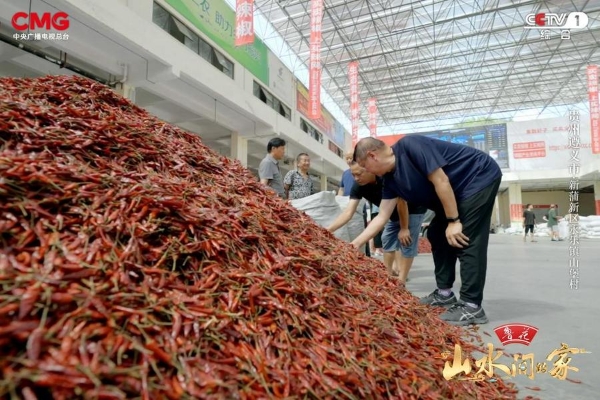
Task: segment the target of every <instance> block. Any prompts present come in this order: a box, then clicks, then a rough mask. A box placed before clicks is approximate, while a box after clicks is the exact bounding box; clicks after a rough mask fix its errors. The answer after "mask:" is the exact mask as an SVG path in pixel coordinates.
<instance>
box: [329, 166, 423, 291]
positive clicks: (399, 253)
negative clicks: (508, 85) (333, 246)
mask: <svg viewBox="0 0 600 400" xmlns="http://www.w3.org/2000/svg"><path fill="white" fill-rule="evenodd" d="M350 170H351V172H352V175H353V177H354V179H355V183H354V185H353V186H352V190H351V191H350V202H349V203H348V206H347V207H346V209H345V210H344V211H343V212H342V214H340V216H339V217H338V218H337V219H336V220H335V221H333V222H332V224H331V225H330V226H329V227H328V228H327V229H328V230H329V231H330V232H335V231H336V230H338V229H339V228H341V227H342V226H344V225H346V224H347V223H348V221H350V219H352V215H354V213H355V212H356V208H357V207H358V204H359V202H360V200H361V199H363V198H364V199H366V200H367V201H369V202H370V203H371V204H375V205H376V206H379V204H380V203H381V196H382V189H383V180H382V179H381V178H378V177H376V176H375V175H373V174H371V173H369V172H367V170H365V169H364V168H363V167H361V166H360V165H358V164H357V163H353V164H351V166H350ZM426 211H427V209H426V208H424V207H420V206H415V205H412V204H409V205H408V207H407V209H406V212H407V213H406V214H405V215H399V214H398V210H396V209H395V210H394V211H393V212H392V214H391V216H390V217H389V221H387V223H386V224H385V228H384V230H383V234H382V236H381V240H382V242H383V243H382V244H383V252H384V253H383V263H384V264H385V266H386V268H387V270H388V273H389V274H390V275H393V264H394V262H396V265H397V266H398V270H399V274H398V280H399V283H400V284H404V283H405V282H406V278H407V276H408V272H409V271H410V268H411V266H412V263H413V260H414V258H415V257H416V256H417V253H418V242H419V233H420V232H421V225H422V223H423V218H424V217H425V212H426ZM400 221H402V223H401V222H400ZM401 227H402V229H401ZM379 231H381V229H379ZM369 239H370V238H369ZM367 241H368V240H367ZM363 244H364V243H363Z"/></svg>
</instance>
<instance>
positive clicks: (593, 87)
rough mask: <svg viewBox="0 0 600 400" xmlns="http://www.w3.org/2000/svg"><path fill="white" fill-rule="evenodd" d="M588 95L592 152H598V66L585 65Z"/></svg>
mask: <svg viewBox="0 0 600 400" xmlns="http://www.w3.org/2000/svg"><path fill="white" fill-rule="evenodd" d="M587 81H588V95H589V99H590V119H591V126H590V131H591V132H592V153H593V154H600V102H599V101H598V66H597V65H588V67H587Z"/></svg>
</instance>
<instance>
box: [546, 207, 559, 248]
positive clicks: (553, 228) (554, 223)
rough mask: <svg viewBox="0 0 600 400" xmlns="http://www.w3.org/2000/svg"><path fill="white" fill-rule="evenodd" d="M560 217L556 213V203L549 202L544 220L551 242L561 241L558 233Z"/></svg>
mask: <svg viewBox="0 0 600 400" xmlns="http://www.w3.org/2000/svg"><path fill="white" fill-rule="evenodd" d="M561 219H562V218H561V217H559V216H557V215H556V204H550V210H549V211H548V214H546V215H545V216H544V221H547V222H548V229H550V239H551V240H552V241H553V242H562V239H561V238H560V235H559V234H558V221H560V220H561Z"/></svg>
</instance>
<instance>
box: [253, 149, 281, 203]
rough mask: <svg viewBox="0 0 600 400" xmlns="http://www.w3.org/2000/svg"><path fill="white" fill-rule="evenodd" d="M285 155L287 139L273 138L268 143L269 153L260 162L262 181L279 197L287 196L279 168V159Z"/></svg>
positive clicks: (259, 173)
mask: <svg viewBox="0 0 600 400" xmlns="http://www.w3.org/2000/svg"><path fill="white" fill-rule="evenodd" d="M283 156H285V140H283V139H281V138H273V139H271V140H269V143H268V144H267V155H266V156H265V158H263V160H262V161H261V162H260V165H259V167H258V176H259V178H260V183H262V184H263V185H267V186H269V187H270V188H271V189H273V190H274V191H275V192H277V194H278V195H279V197H281V198H285V189H284V188H283V179H282V177H281V171H280V170H279V161H281V160H282V159H283Z"/></svg>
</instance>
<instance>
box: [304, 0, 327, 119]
mask: <svg viewBox="0 0 600 400" xmlns="http://www.w3.org/2000/svg"><path fill="white" fill-rule="evenodd" d="M322 20H323V0H311V2H310V68H309V73H310V75H309V83H308V97H309V99H308V103H309V105H308V117H309V118H314V119H318V118H321V38H322V36H321V21H322Z"/></svg>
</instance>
